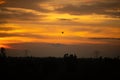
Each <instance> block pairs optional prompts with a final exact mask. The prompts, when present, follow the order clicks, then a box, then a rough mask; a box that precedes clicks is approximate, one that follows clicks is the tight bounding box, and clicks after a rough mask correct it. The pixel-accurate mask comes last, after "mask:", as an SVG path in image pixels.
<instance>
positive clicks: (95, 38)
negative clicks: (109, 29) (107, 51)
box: [89, 37, 120, 40]
mask: <svg viewBox="0 0 120 80" xmlns="http://www.w3.org/2000/svg"><path fill="white" fill-rule="evenodd" d="M89 39H94V40H120V38H97V37H94V38H89Z"/></svg>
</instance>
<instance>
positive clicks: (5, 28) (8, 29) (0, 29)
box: [0, 26, 15, 31]
mask: <svg viewBox="0 0 120 80" xmlns="http://www.w3.org/2000/svg"><path fill="white" fill-rule="evenodd" d="M14 29H15V28H13V27H4V26H3V27H2V26H0V31H11V30H14Z"/></svg>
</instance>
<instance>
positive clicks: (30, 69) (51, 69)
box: [0, 57, 120, 80]
mask: <svg viewBox="0 0 120 80" xmlns="http://www.w3.org/2000/svg"><path fill="white" fill-rule="evenodd" d="M0 78H4V79H6V78H8V79H7V80H9V79H10V80H12V79H16V80H17V79H21V80H22V79H33V80H36V79H37V80H120V59H118V58H114V59H110V58H81V59H76V60H74V59H64V58H52V57H49V58H32V57H26V58H12V57H9V58H0ZM0 80H3V79H0Z"/></svg>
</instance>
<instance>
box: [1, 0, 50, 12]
mask: <svg viewBox="0 0 120 80" xmlns="http://www.w3.org/2000/svg"><path fill="white" fill-rule="evenodd" d="M5 1H6V3H5V4H4V5H2V6H3V7H14V8H25V9H33V10H38V11H45V12H46V11H48V10H46V9H44V8H42V7H40V6H39V5H40V4H42V3H45V2H48V1H50V0H34V1H33V0H5Z"/></svg>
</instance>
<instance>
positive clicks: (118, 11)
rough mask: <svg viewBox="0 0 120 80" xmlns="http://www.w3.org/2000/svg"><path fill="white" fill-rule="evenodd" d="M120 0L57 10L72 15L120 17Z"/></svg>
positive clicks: (103, 0) (67, 6)
mask: <svg viewBox="0 0 120 80" xmlns="http://www.w3.org/2000/svg"><path fill="white" fill-rule="evenodd" d="M119 4H120V1H119V0H102V1H95V2H91V3H90V2H89V3H83V4H81V3H79V4H78V5H73V4H68V5H63V7H59V8H57V9H56V11H57V12H61V13H69V14H72V15H90V14H99V15H107V16H111V17H117V18H119V17H120V5H119Z"/></svg>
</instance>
